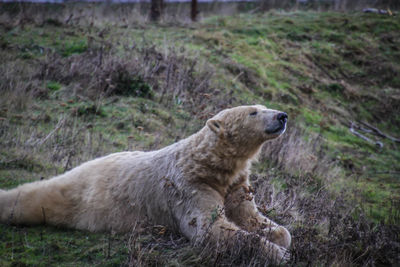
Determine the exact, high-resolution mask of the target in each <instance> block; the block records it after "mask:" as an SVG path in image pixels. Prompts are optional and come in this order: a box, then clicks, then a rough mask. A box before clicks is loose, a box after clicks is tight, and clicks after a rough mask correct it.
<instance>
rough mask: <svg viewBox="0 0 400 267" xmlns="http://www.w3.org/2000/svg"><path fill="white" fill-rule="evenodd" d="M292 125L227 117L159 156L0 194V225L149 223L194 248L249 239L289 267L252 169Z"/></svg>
mask: <svg viewBox="0 0 400 267" xmlns="http://www.w3.org/2000/svg"><path fill="white" fill-rule="evenodd" d="M287 118H288V116H287V114H286V113H284V112H280V111H277V110H272V109H267V108H266V107H264V106H262V105H253V106H239V107H235V108H231V109H225V110H223V111H221V112H219V113H218V114H217V115H215V116H214V117H212V118H211V119H209V120H208V121H207V122H206V125H205V126H204V127H203V128H202V129H201V130H200V131H198V132H197V133H195V134H193V135H191V136H189V137H188V138H186V139H184V140H181V141H179V142H177V143H174V144H172V145H170V146H167V147H165V148H162V149H160V150H157V151H150V152H141V151H135V152H120V153H114V154H111V155H108V156H105V157H102V158H98V159H95V160H92V161H89V162H86V163H84V164H82V165H80V166H78V167H76V168H74V169H72V170H71V171H68V172H66V173H64V174H62V175H60V176H57V177H54V178H51V179H48V180H42V181H37V182H33V183H28V184H23V185H20V186H18V187H17V188H14V189H11V190H8V191H4V190H0V221H1V222H3V223H12V224H24V225H30V224H43V223H45V224H50V225H57V226H64V227H70V228H76V229H83V230H89V231H114V232H128V231H130V230H131V229H132V228H133V226H134V225H135V224H136V223H137V222H141V221H144V220H147V221H149V222H151V223H154V224H161V225H165V226H167V227H169V228H170V229H171V230H175V231H177V232H180V233H181V234H183V235H184V236H186V237H187V238H188V239H190V240H191V241H192V242H194V243H196V244H200V243H201V242H200V243H199V241H203V240H208V241H210V242H211V243H214V244H217V243H220V244H229V243H230V242H231V240H234V239H235V238H234V237H235V236H236V237H237V236H243V237H248V238H250V239H254V240H253V241H252V242H253V244H254V243H255V245H256V246H257V247H261V248H263V251H265V253H266V255H268V256H269V257H270V258H272V259H273V260H274V261H275V262H276V263H279V262H282V261H285V260H287V259H288V253H287V252H286V250H287V248H288V247H289V246H290V242H291V236H290V234H289V232H288V230H287V229H286V228H285V227H283V226H279V225H278V224H276V223H275V222H273V221H271V220H269V219H268V218H266V217H264V216H263V215H261V214H260V213H259V212H258V210H257V207H256V205H255V202H254V199H253V197H252V192H251V187H250V183H249V168H250V165H251V162H252V161H253V160H254V159H255V158H256V157H257V155H258V153H259V151H260V148H261V146H262V145H263V143H265V142H266V141H267V140H270V139H273V138H277V137H278V136H280V135H281V134H282V133H283V132H284V131H285V129H286V123H287ZM260 231H261V232H265V233H268V234H267V235H264V236H259V235H258V234H255V233H260Z"/></svg>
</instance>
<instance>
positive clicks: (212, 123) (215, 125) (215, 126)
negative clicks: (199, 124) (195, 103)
mask: <svg viewBox="0 0 400 267" xmlns="http://www.w3.org/2000/svg"><path fill="white" fill-rule="evenodd" d="M206 124H207V126H208V128H210V129H211V131H213V132H214V133H216V134H221V133H223V132H224V129H223V127H222V121H220V120H214V119H209V120H208V121H207V123H206Z"/></svg>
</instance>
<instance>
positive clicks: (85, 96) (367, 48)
mask: <svg viewBox="0 0 400 267" xmlns="http://www.w3.org/2000/svg"><path fill="white" fill-rule="evenodd" d="M79 12H83V11H79ZM34 14H37V13H29V12H27V13H25V15H21V14H20V15H19V16H20V18H21V16H26V17H25V18H24V19H21V20H20V21H16V20H14V19H16V18H18V16H13V17H10V18H8V20H4V18H3V21H1V24H0V36H1V37H0V57H1V58H2V59H3V61H2V63H1V64H0V75H1V77H2V79H1V80H0V93H1V98H0V136H1V138H0V146H1V150H0V187H1V188H12V187H15V186H17V185H18V184H22V183H25V182H28V181H34V180H39V179H41V178H42V177H44V178H49V177H52V176H54V175H57V174H60V173H63V172H64V171H66V170H69V169H71V168H73V167H74V166H77V165H79V164H80V163H82V162H85V161H87V160H90V159H93V158H96V157H98V156H102V155H105V154H108V153H112V152H116V151H123V150H152V149H158V148H161V147H163V146H165V145H167V144H170V143H173V142H175V141H177V140H180V139H182V138H184V137H185V136H188V135H190V134H191V133H194V132H196V131H197V130H198V129H200V128H201V127H202V126H203V125H204V122H205V120H206V119H207V118H209V117H211V116H212V114H215V113H216V112H217V111H219V110H221V109H223V108H226V107H230V106H235V105H240V104H253V103H260V104H265V105H267V106H268V107H271V108H274V109H279V110H283V111H286V112H287V113H288V114H289V128H288V132H287V133H286V134H285V136H283V137H282V138H280V139H279V140H275V141H273V142H271V143H270V144H268V145H267V146H266V147H265V148H264V150H263V152H262V154H261V159H260V161H259V162H258V163H257V164H256V165H255V166H254V167H253V176H252V183H253V185H254V187H255V188H256V190H257V197H256V200H257V201H258V204H259V206H260V209H261V211H262V212H264V213H265V214H267V215H268V216H270V217H271V218H272V219H274V220H276V221H278V222H280V223H282V224H284V225H286V226H287V227H288V228H289V229H290V231H291V232H292V233H293V239H294V240H295V243H294V245H293V247H292V248H291V253H292V258H291V261H290V264H291V265H294V266H300V265H307V264H309V263H310V262H311V263H312V265H335V264H336V265H339V266H340V265H346V264H354V265H365V264H369V263H374V264H377V265H379V264H386V265H387V264H394V263H396V261H397V262H398V256H396V255H399V253H397V252H398V249H397V248H398V240H396V237H398V233H399V228H398V226H399V222H400V213H399V203H400V199H399V198H398V195H399V192H400V191H399V190H400V188H399V184H400V183H399V178H400V175H399V173H400V169H399V162H400V153H399V145H398V143H395V142H392V141H390V140H389V139H385V138H381V137H377V136H374V135H372V134H368V133H363V134H365V135H366V136H368V137H369V138H371V139H374V140H375V139H376V140H379V141H380V142H382V143H383V145H384V146H383V148H381V149H379V148H377V147H375V146H374V145H373V144H370V143H368V142H366V141H365V140H362V139H360V138H359V137H357V136H355V135H353V134H352V133H351V132H350V131H349V125H350V122H351V121H353V122H356V123H361V122H368V123H369V124H372V125H374V126H376V127H377V128H379V129H380V130H381V131H383V132H385V133H386V134H388V135H391V136H395V137H399V136H398V132H399V130H400V129H399V127H400V117H399V116H398V115H397V114H400V113H399V112H400V110H399V107H400V102H399V90H400V89H399V78H398V77H397V76H398V75H397V73H399V71H400V64H399V62H400V53H399V50H398V47H399V45H400V44H399V41H400V20H399V17H398V16H397V17H389V16H378V15H376V14H362V13H334V12H325V13H317V12H311V11H309V12H276V11H272V12H269V13H265V14H253V15H250V14H238V15H235V16H233V17H230V16H225V17H221V16H215V17H209V18H206V19H205V20H203V21H202V22H199V23H196V24H191V25H186V24H176V23H175V24H170V23H164V24H163V23H161V24H159V25H158V24H157V25H156V24H145V23H141V22H132V23H131V24H129V25H126V23H125V22H124V21H123V16H124V15H122V14H120V15H121V16H120V17H121V18H120V19H114V21H113V23H112V24H110V23H109V22H102V21H100V20H96V18H95V17H91V16H92V15H90V14H86V15H87V18H89V19H92V20H93V23H86V22H82V21H78V20H76V21H74V20H72V22H71V23H68V24H65V23H64V21H66V18H65V19H61V17H60V19H57V20H54V19H53V18H51V19H47V20H46V19H44V21H43V22H41V21H40V18H39V17H35V16H34ZM117 15H118V14H117ZM30 16H31V17H30ZM60 16H61V15H60ZM5 18H7V17H6V16H5ZM24 21H28V22H24ZM321 207H322V208H321ZM0 232H1V233H2V234H0V240H1V246H0V255H1V256H0V265H5V266H12V265H23V264H26V265H55V264H57V265H69V264H71V263H73V264H74V265H110V266H111V265H113V266H114V265H135V266H137V265H140V264H143V265H174V266H176V265H215V264H217V265H218V264H220V265H223V264H228V263H232V262H234V263H235V264H236V265H251V264H255V263H257V261H260V259H258V258H257V257H256V256H254V255H253V256H254V257H253V256H251V255H250V254H244V255H245V256H243V255H242V256H240V253H239V254H234V255H231V258H230V259H228V258H229V257H226V256H217V257H215V258H213V256H210V255H211V254H209V255H208V256H206V255H205V253H204V252H202V251H201V250H198V249H196V248H193V247H191V246H190V244H189V243H188V241H187V240H185V239H182V237H181V236H177V235H175V234H173V233H169V232H168V230H167V232H166V234H160V229H158V228H152V227H147V228H146V230H145V231H136V232H132V233H130V235H126V236H114V235H108V234H102V233H97V234H93V233H86V232H80V231H75V230H66V229H56V228H51V227H43V226H37V227H33V228H26V227H16V226H8V225H1V228H0ZM161 232H162V233H163V231H161ZM164 232H165V231H164ZM377 240H378V241H377ZM171 248H172V249H171ZM332 248H334V249H333V250H332ZM396 249H397V250H396ZM246 253H247V252H246ZM212 255H214V254H212ZM249 255H250V256H249ZM246 257H247V259H246ZM396 257H397V258H396ZM249 259H252V260H253V261H252V262H249V261H248V260H249ZM258 263H259V262H258Z"/></svg>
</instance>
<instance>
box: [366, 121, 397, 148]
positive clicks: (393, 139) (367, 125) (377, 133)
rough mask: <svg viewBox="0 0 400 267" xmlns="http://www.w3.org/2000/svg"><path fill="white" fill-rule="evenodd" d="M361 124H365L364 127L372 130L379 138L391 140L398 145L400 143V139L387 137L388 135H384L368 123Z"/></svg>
mask: <svg viewBox="0 0 400 267" xmlns="http://www.w3.org/2000/svg"><path fill="white" fill-rule="evenodd" d="M361 124H363V125H364V126H366V127H368V128H370V129H371V130H372V131H373V132H374V133H375V134H376V135H377V136H380V137H384V138H387V139H390V140H392V141H393V142H396V143H400V139H398V138H394V137H392V136H390V135H387V134H385V133H383V132H382V131H381V130H379V129H378V128H376V127H374V126H372V125H371V124H368V123H366V122H363V121H362V122H361Z"/></svg>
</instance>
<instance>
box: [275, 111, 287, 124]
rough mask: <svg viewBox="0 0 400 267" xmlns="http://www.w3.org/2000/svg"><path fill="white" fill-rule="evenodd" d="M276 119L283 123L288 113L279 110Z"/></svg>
mask: <svg viewBox="0 0 400 267" xmlns="http://www.w3.org/2000/svg"><path fill="white" fill-rule="evenodd" d="M276 118H277V119H278V121H280V122H281V123H282V124H285V123H286V121H287V119H288V115H287V114H286V113H285V112H281V113H279V114H278V116H277V117H276Z"/></svg>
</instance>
